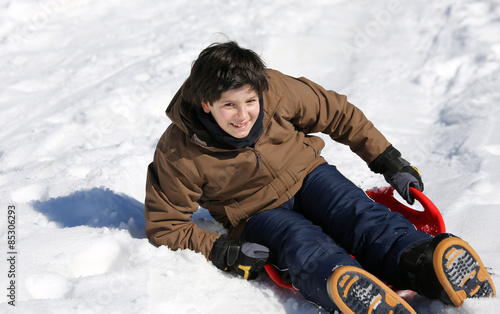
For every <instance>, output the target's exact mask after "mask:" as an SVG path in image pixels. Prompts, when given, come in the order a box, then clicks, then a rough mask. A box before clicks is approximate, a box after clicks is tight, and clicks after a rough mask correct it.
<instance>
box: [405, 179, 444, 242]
mask: <svg viewBox="0 0 500 314" xmlns="http://www.w3.org/2000/svg"><path fill="white" fill-rule="evenodd" d="M410 191H411V193H412V194H413V197H415V199H416V200H417V201H419V203H420V204H422V206H423V207H424V210H425V212H427V213H428V214H429V215H430V216H431V217H432V220H433V221H434V223H435V225H436V228H437V232H438V233H443V232H445V231H446V227H445V225H444V220H443V216H441V213H440V212H439V209H438V208H437V207H436V205H434V203H433V202H432V201H431V200H430V199H429V198H428V197H427V196H425V194H424V193H422V191H420V190H419V189H416V188H414V187H412V186H411V187H410Z"/></svg>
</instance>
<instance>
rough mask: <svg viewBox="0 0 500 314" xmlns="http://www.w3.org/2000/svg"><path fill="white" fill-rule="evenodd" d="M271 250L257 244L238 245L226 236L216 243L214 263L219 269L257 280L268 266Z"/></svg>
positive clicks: (213, 253)
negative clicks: (265, 266)
mask: <svg viewBox="0 0 500 314" xmlns="http://www.w3.org/2000/svg"><path fill="white" fill-rule="evenodd" d="M268 257H269V249H268V248H267V247H265V246H263V245H260V244H257V243H248V242H246V243H243V244H237V243H236V242H234V241H233V240H230V239H228V238H226V237H224V236H222V237H220V238H219V239H217V240H216V241H215V242H214V246H213V248H212V254H211V260H212V263H213V264H214V265H215V266H216V267H217V268H219V269H222V270H225V271H235V272H236V273H237V274H239V275H241V276H243V278H245V279H247V280H250V279H255V278H257V275H258V274H259V272H260V271H261V270H262V269H263V268H264V265H266V264H267V259H268Z"/></svg>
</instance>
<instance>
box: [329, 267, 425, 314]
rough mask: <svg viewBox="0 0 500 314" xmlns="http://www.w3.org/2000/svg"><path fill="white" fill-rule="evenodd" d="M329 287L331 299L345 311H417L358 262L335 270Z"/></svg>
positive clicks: (363, 313)
mask: <svg viewBox="0 0 500 314" xmlns="http://www.w3.org/2000/svg"><path fill="white" fill-rule="evenodd" d="M328 288H329V293H330V296H331V298H332V300H333V301H334V302H335V304H336V305H337V306H338V307H339V309H340V310H341V311H342V312H343V313H344V314H352V313H354V314H382V313H384V314H409V313H411V314H416V312H415V310H414V309H413V308H412V307H411V306H410V305H409V304H408V303H406V301H405V300H403V299H402V298H401V297H400V296H398V295H397V294H396V293H395V292H394V291H393V290H392V289H391V288H389V287H388V286H387V285H385V284H384V283H382V282H381V281H380V280H379V279H378V278H377V277H375V276H373V275H372V274H370V273H368V272H367V271H365V270H363V269H361V268H358V267H355V266H342V267H340V268H338V269H337V270H335V271H334V272H333V274H332V276H331V277H330V279H329V282H328Z"/></svg>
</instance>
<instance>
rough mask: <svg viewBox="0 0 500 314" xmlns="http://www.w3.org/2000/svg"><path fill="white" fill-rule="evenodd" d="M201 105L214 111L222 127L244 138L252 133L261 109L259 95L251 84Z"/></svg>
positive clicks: (214, 115)
mask: <svg viewBox="0 0 500 314" xmlns="http://www.w3.org/2000/svg"><path fill="white" fill-rule="evenodd" d="M201 105H202V107H203V111H205V112H206V113H209V112H211V113H212V116H213V117H214V119H215V121H216V122H217V124H218V125H219V126H220V127H221V129H223V130H224V131H225V132H226V133H227V134H229V135H231V136H233V137H236V138H244V137H245V136H247V135H248V133H250V130H251V129H252V127H253V125H254V124H255V121H257V117H258V116H259V111H260V106H259V95H257V93H256V92H255V90H253V89H252V88H251V87H250V85H243V86H242V87H240V88H237V89H232V90H229V91H227V92H224V93H222V95H221V97H220V99H219V100H217V101H215V102H214V103H213V104H212V105H209V104H207V103H202V104H201Z"/></svg>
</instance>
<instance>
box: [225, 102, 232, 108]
mask: <svg viewBox="0 0 500 314" xmlns="http://www.w3.org/2000/svg"><path fill="white" fill-rule="evenodd" d="M224 106H225V107H233V106H234V105H233V103H231V102H228V103H227V104H224Z"/></svg>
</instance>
